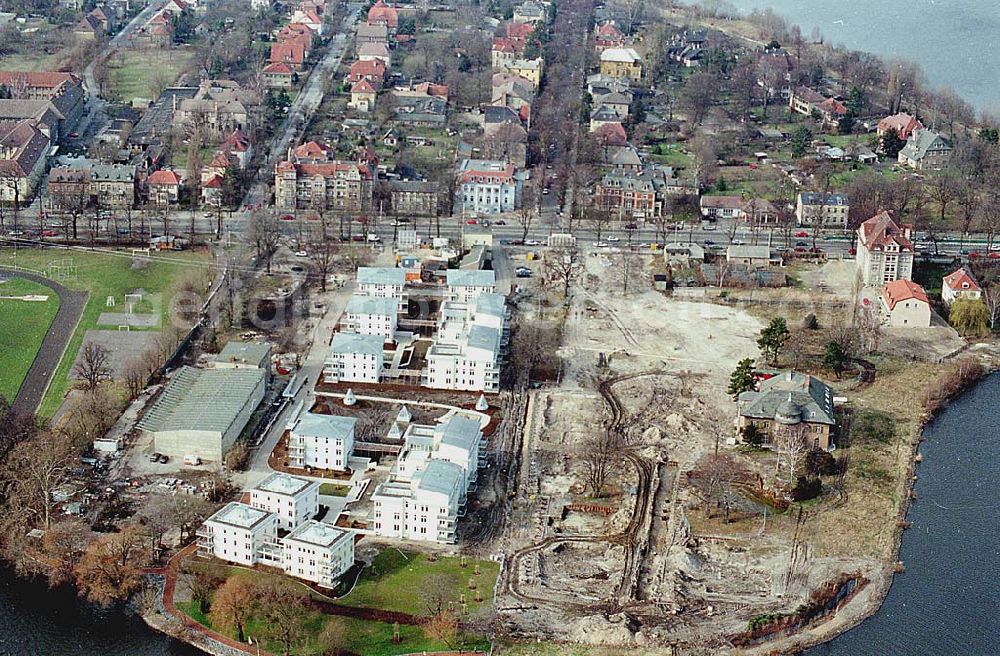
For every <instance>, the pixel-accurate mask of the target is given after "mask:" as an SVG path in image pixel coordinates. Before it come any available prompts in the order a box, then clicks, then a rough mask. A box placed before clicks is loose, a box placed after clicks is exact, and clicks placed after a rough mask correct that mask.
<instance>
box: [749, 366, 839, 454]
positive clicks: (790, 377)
mask: <svg viewBox="0 0 1000 656" xmlns="http://www.w3.org/2000/svg"><path fill="white" fill-rule="evenodd" d="M738 406H739V414H738V417H737V423H736V427H737V430H738V432H739V435H740V436H744V435H746V431H747V428H748V426H750V425H753V426H754V427H756V429H757V433H758V435H759V436H760V437H761V438H762V440H763V445H764V446H765V447H775V446H777V445H780V444H781V443H782V442H785V441H793V442H801V443H804V444H806V445H807V446H808V447H812V448H815V449H824V450H827V449H829V448H830V445H831V443H832V441H833V431H834V429H835V428H836V425H837V421H836V414H835V410H834V404H833V390H832V389H831V388H830V386H829V385H827V384H826V383H824V382H823V381H821V380H820V379H819V378H816V377H815V376H810V375H806V374H800V373H796V372H793V371H789V372H787V373H783V374H779V375H777V376H773V377H771V378H767V379H765V380H762V381H760V383H759V384H758V388H757V390H755V391H750V392H743V393H742V394H740V396H739V401H738Z"/></svg>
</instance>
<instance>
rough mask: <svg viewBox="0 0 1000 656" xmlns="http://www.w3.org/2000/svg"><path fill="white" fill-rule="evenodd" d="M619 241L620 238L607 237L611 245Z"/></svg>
mask: <svg viewBox="0 0 1000 656" xmlns="http://www.w3.org/2000/svg"><path fill="white" fill-rule="evenodd" d="M621 240H622V239H621V237H615V236H614V235H612V236H610V237H608V241H610V242H611V243H612V244H617V243H618V242H620V241H621Z"/></svg>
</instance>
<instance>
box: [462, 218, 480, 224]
mask: <svg viewBox="0 0 1000 656" xmlns="http://www.w3.org/2000/svg"><path fill="white" fill-rule="evenodd" d="M465 225H479V221H477V220H476V219H469V220H468V221H466V222H465Z"/></svg>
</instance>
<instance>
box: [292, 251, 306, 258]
mask: <svg viewBox="0 0 1000 656" xmlns="http://www.w3.org/2000/svg"><path fill="white" fill-rule="evenodd" d="M295 257H309V253H307V252H305V251H295Z"/></svg>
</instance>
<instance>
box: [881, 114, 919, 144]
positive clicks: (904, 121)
mask: <svg viewBox="0 0 1000 656" xmlns="http://www.w3.org/2000/svg"><path fill="white" fill-rule="evenodd" d="M923 129H924V124H923V123H921V122H920V119H918V118H916V117H915V116H910V115H909V114H907V113H905V112H900V113H898V114H893V115H892V116H886V117H885V118H884V119H882V120H881V121H879V122H878V127H877V128H876V129H875V134H877V135H878V137H879V138H880V139H881V138H882V137H884V136H885V135H887V134H888V133H889V132H890V131H891V130H895V131H896V134H897V135H899V138H900V139H902V140H903V141H908V140H909V138H910V137H911V136H913V133H914V132H916V131H917V130H923Z"/></svg>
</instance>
